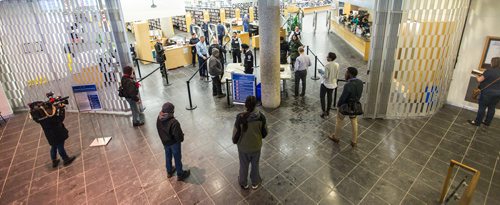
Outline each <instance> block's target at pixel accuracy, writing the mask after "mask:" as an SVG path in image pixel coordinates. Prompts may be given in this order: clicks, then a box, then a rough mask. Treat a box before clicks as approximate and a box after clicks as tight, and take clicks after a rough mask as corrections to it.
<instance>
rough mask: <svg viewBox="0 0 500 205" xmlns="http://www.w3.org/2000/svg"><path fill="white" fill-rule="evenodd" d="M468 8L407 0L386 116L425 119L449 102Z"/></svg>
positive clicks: (461, 2)
mask: <svg viewBox="0 0 500 205" xmlns="http://www.w3.org/2000/svg"><path fill="white" fill-rule="evenodd" d="M468 4H469V0H440V1H435V0H420V1H410V0H406V1H403V7H402V10H403V13H402V18H401V23H400V24H399V30H398V42H397V47H396V50H395V56H394V59H395V60H394V70H393V72H392V82H391V89H390V94H389V102H388V106H387V117H406V116H426V115H429V114H432V113H434V112H436V111H437V109H438V108H439V107H441V106H442V104H443V103H444V102H445V100H446V95H447V93H448V87H449V84H450V81H451V75H452V72H453V67H454V63H455V58H456V54H457V48H458V45H459V44H460V36H461V32H462V28H463V26H464V21H465V16H466V13H467V8H468Z"/></svg>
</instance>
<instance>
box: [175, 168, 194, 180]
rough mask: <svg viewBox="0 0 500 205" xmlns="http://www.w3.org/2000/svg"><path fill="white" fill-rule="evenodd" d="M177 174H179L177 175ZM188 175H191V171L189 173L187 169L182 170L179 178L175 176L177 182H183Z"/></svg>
mask: <svg viewBox="0 0 500 205" xmlns="http://www.w3.org/2000/svg"><path fill="white" fill-rule="evenodd" d="M177 174H179V173H177ZM189 175H191V171H189V169H188V170H184V171H183V172H182V175H180V176H179V175H177V181H184V180H185V179H186V178H188V177H189Z"/></svg>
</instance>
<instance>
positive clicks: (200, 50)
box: [196, 36, 208, 80]
mask: <svg viewBox="0 0 500 205" xmlns="http://www.w3.org/2000/svg"><path fill="white" fill-rule="evenodd" d="M196 53H197V54H198V65H199V69H200V80H203V78H205V77H208V74H207V63H206V61H207V59H208V49H207V45H206V42H205V36H201V37H200V41H199V42H198V43H197V44H196Z"/></svg>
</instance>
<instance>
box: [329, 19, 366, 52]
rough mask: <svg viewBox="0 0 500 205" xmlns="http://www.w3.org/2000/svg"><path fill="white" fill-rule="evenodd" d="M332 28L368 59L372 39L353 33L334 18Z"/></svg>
mask: <svg viewBox="0 0 500 205" xmlns="http://www.w3.org/2000/svg"><path fill="white" fill-rule="evenodd" d="M331 25H332V27H331V28H332V30H333V31H334V32H335V33H336V34H337V35H338V36H340V38H342V39H344V41H346V42H347V43H348V44H349V45H351V46H352V47H353V48H354V49H355V50H356V51H358V52H359V53H360V54H361V55H362V56H363V60H365V61H368V58H369V55H370V39H367V38H363V37H361V36H358V35H356V34H354V33H352V32H351V31H350V30H349V29H348V28H347V27H345V26H343V25H340V24H339V23H337V21H334V20H332V22H331Z"/></svg>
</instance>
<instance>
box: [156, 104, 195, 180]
mask: <svg viewBox="0 0 500 205" xmlns="http://www.w3.org/2000/svg"><path fill="white" fill-rule="evenodd" d="M174 109H175V107H174V105H173V104H172V103H170V102H166V103H165V104H163V106H162V108H161V111H160V114H159V115H158V119H157V120H156V129H157V130H158V135H159V136H160V139H161V143H162V144H163V147H164V148H165V161H166V168H167V177H168V178H171V177H172V176H173V175H174V173H175V172H176V171H177V181H184V180H185V179H186V178H188V177H189V175H190V174H191V172H190V171H189V170H183V169H182V153H181V143H182V142H183V141H184V133H183V132H182V129H181V124H180V123H179V121H177V119H175V117H174ZM172 158H174V160H175V167H174V166H172Z"/></svg>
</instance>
